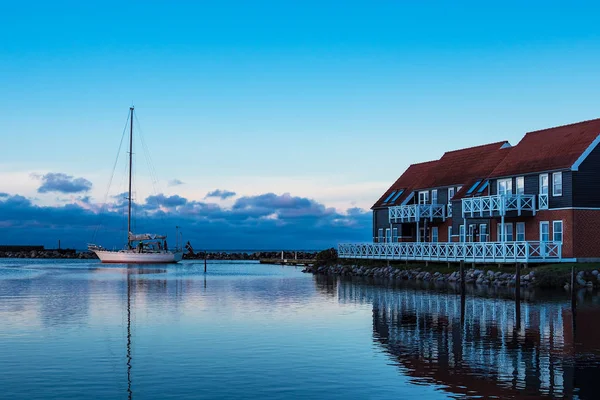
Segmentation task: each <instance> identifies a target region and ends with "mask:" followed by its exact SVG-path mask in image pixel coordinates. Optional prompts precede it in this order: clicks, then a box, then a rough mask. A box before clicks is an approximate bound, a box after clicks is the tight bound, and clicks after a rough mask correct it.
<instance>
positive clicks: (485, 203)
mask: <svg viewBox="0 0 600 400" xmlns="http://www.w3.org/2000/svg"><path fill="white" fill-rule="evenodd" d="M507 211H516V212H517V214H518V215H521V213H522V212H523V211H531V212H533V214H534V215H535V196H534V195H530V194H496V195H493V196H481V197H470V198H466V199H462V213H463V218H466V217H471V218H473V217H484V216H490V217H491V216H493V215H500V216H503V215H506V212H507ZM494 213H497V214H494Z"/></svg>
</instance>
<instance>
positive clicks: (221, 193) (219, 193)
mask: <svg viewBox="0 0 600 400" xmlns="http://www.w3.org/2000/svg"><path fill="white" fill-rule="evenodd" d="M235 195H236V193H235V192H231V191H229V190H221V189H217V190H213V191H212V192H208V193H207V194H206V196H204V198H205V199H207V198H209V197H218V198H220V199H221V200H225V199H228V198H230V197H233V196H235Z"/></svg>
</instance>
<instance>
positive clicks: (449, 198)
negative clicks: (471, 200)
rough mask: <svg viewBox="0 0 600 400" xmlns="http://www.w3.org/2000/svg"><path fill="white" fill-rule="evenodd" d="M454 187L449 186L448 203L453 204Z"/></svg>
mask: <svg viewBox="0 0 600 400" xmlns="http://www.w3.org/2000/svg"><path fill="white" fill-rule="evenodd" d="M454 193H455V192H454V188H453V187H451V188H448V204H452V198H453V197H454Z"/></svg>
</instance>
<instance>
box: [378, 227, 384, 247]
mask: <svg viewBox="0 0 600 400" xmlns="http://www.w3.org/2000/svg"><path fill="white" fill-rule="evenodd" d="M381 242H383V228H379V229H377V243H381Z"/></svg>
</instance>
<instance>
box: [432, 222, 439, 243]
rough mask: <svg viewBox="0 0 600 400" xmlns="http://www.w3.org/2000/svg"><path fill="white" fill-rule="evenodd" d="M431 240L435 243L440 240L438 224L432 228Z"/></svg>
mask: <svg viewBox="0 0 600 400" xmlns="http://www.w3.org/2000/svg"><path fill="white" fill-rule="evenodd" d="M431 241H432V242H434V243H437V241H438V228H437V226H434V227H433V228H431Z"/></svg>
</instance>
